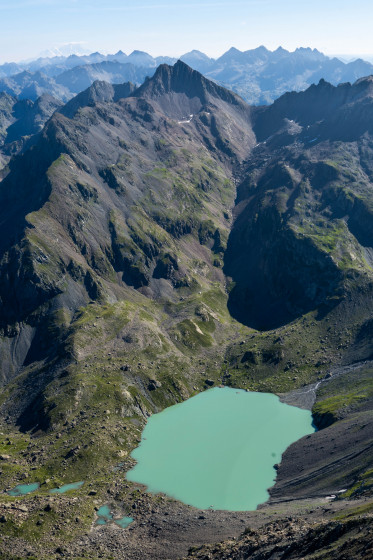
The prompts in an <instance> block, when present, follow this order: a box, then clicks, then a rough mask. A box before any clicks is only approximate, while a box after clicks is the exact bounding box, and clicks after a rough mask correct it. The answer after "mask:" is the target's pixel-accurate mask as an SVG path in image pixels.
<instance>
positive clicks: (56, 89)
mask: <svg viewBox="0 0 373 560" xmlns="http://www.w3.org/2000/svg"><path fill="white" fill-rule="evenodd" d="M180 60H182V61H183V62H185V63H186V64H188V65H189V66H190V67H191V68H193V69H194V70H198V71H199V72H201V73H202V74H203V75H205V76H206V77H208V78H209V79H211V80H213V81H215V82H217V83H219V84H220V85H223V86H224V87H226V88H228V89H231V90H233V91H234V92H236V93H238V94H239V95H240V96H241V97H242V98H243V99H244V100H245V101H247V102H248V103H250V104H253V105H262V104H269V103H272V102H273V101H274V100H275V99H277V98H278V97H280V96H281V95H282V94H283V93H285V92H287V91H292V90H293V91H302V90H305V89H307V87H309V86H310V85H311V84H313V83H318V82H319V80H320V79H321V78H323V79H325V80H327V81H328V82H330V83H331V84H333V85H338V84H340V83H343V82H354V81H356V80H357V79H359V78H361V77H363V76H367V75H370V74H373V65H372V64H371V63H370V62H367V61H364V60H362V59H358V60H355V61H353V62H348V63H346V62H343V61H342V60H339V59H338V58H330V57H328V56H325V55H324V54H322V53H321V52H319V51H318V50H317V49H311V48H303V47H301V48H298V49H296V50H295V51H293V52H289V51H287V50H286V49H283V48H282V47H279V48H278V49H276V50H275V51H270V50H268V49H267V48H266V47H264V46H260V47H258V48H256V49H251V50H247V51H240V50H238V49H236V48H231V49H230V50H229V51H227V52H226V53H224V54H223V55H222V56H220V57H219V58H217V59H213V58H210V57H208V56H207V55H206V54H204V53H202V52H200V51H197V50H193V51H191V52H189V53H186V54H184V55H182V56H181V57H180ZM175 62H176V58H171V57H167V56H159V57H156V58H154V57H152V56H151V55H149V54H148V53H146V52H142V51H133V52H132V53H131V54H130V55H127V54H125V53H124V52H122V51H118V52H117V53H116V54H109V55H103V54H101V53H99V52H95V53H92V54H90V55H82V56H78V55H75V54H73V55H70V56H53V57H42V58H38V59H37V60H34V61H31V62H27V63H22V64H21V63H20V64H15V63H6V64H3V65H1V66H0V91H4V92H7V93H9V94H10V95H17V96H18V97H19V98H23V99H24V98H27V99H31V100H36V99H37V97H39V96H40V95H42V94H43V93H48V94H50V95H53V96H54V97H56V98H58V99H60V100H62V101H64V102H66V101H67V100H69V99H70V98H71V97H73V96H74V95H76V94H77V93H79V92H81V91H82V90H84V89H86V88H87V87H89V86H90V85H91V84H92V83H93V82H94V81H95V80H105V81H107V82H110V83H113V84H117V83H123V82H127V81H131V82H133V83H135V84H137V85H140V84H141V83H143V81H144V80H145V77H147V76H149V77H151V76H152V75H153V74H154V72H155V70H156V68H157V67H158V66H159V65H160V64H164V63H166V64H169V65H173V64H175Z"/></svg>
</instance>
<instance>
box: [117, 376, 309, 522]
mask: <svg viewBox="0 0 373 560" xmlns="http://www.w3.org/2000/svg"><path fill="white" fill-rule="evenodd" d="M312 432H314V428H313V426H312V416H311V413H310V412H309V411H307V410H302V409H300V408H296V407H294V406H289V405H287V404H284V403H282V402H281V401H280V400H279V398H278V397H277V396H276V395H273V394H269V393H255V392H247V391H244V390H239V389H231V388H228V387H224V388H214V389H210V390H208V391H205V392H203V393H199V394H198V395H196V396H195V397H192V398H190V399H188V400H187V401H185V402H183V403H180V404H177V405H175V406H171V407H169V408H167V409H165V410H163V411H162V412H161V413H159V414H154V415H153V416H152V417H150V418H149V420H148V423H147V425H146V426H145V429H144V431H143V437H142V441H141V443H140V445H139V447H138V448H137V449H135V450H134V451H133V452H132V457H133V458H134V459H136V461H137V464H136V465H135V467H134V468H133V469H131V470H130V471H129V472H128V473H127V479H128V480H130V481H132V482H138V483H141V484H145V485H146V486H147V487H148V490H149V491H150V492H154V493H156V492H164V493H165V494H167V495H169V496H171V497H174V498H176V499H178V500H180V501H182V502H184V503H185V504H189V505H192V506H195V507H197V508H200V509H223V510H231V511H249V510H254V509H256V508H257V506H258V505H259V504H261V503H263V502H265V501H267V499H268V497H269V494H268V488H270V487H271V486H272V485H273V484H274V481H275V478H276V470H275V468H274V466H275V464H277V463H280V461H281V456H282V453H283V452H284V451H285V449H286V448H287V447H288V446H289V445H290V444H292V443H293V442H295V441H297V440H298V439H300V438H301V437H303V436H305V435H307V434H310V433H312Z"/></svg>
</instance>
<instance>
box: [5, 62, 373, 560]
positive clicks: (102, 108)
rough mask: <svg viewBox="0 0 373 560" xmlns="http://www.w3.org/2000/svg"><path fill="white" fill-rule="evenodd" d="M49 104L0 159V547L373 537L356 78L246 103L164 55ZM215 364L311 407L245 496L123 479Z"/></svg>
mask: <svg viewBox="0 0 373 560" xmlns="http://www.w3.org/2000/svg"><path fill="white" fill-rule="evenodd" d="M9 102H11V101H9ZM55 109H56V110H55V111H54V112H53V115H52V116H51V118H49V120H47V122H46V124H45V125H44V127H43V128H42V130H41V131H39V129H40V127H36V128H35V129H32V130H31V131H30V138H29V140H28V142H29V143H27V144H23V145H22V149H21V150H19V153H18V154H17V153H15V155H13V156H12V157H11V159H10V160H9V162H8V165H7V167H5V168H4V169H3V174H2V177H3V178H2V181H1V182H0V335H1V336H0V356H1V361H0V378H1V383H2V390H1V393H0V413H1V426H0V432H1V433H0V470H1V488H0V490H1V491H2V492H1V494H0V529H1V535H2V540H1V541H0V551H1V554H2V557H4V558H5V559H7V560H16V559H17V560H18V559H21V558H38V559H44V558H45V559H54V558H62V557H66V558H74V559H79V558H89V559H95V558H105V559H108V560H109V559H110V558H118V559H120V558H126V559H127V560H130V559H140V558H149V559H157V558H159V559H171V558H172V559H173V558H175V559H180V558H183V557H187V556H188V555H189V556H188V557H189V558H255V559H264V558H266V559H267V558H268V559H273V560H274V559H276V560H277V559H280V558H294V559H295V558H297V559H298V558H299V559H301V558H315V559H316V558H325V559H326V558H333V559H334V558H335V559H337V558H338V559H339V558H354V559H355V558H356V559H357V560H359V559H360V558H361V559H363V558H364V559H365V558H369V557H371V556H372V542H373V539H372V532H371V512H372V511H373V509H372V508H373V503H372V488H373V471H372V450H373V446H372V444H373V425H372V424H373V415H372V396H373V381H372V369H373V364H372V361H371V360H372V353H373V352H372V350H373V349H372V297H371V295H372V287H373V285H372V280H373V273H372V262H373V261H372V259H373V237H372V236H373V230H372V224H373V221H372V212H373V195H372V179H373V178H372V173H373V167H372V161H373V157H372V156H373V81H372V78H365V79H361V80H359V81H357V82H356V83H354V84H352V85H351V84H343V85H341V86H338V87H335V86H332V85H330V84H328V83H326V82H324V81H321V82H320V83H319V84H318V85H315V86H311V87H310V88H309V89H308V90H307V91H305V92H303V93H289V94H285V95H284V96H282V97H281V98H280V99H278V100H277V101H276V102H275V103H274V104H272V105H270V106H269V107H251V106H248V105H247V104H246V103H245V102H244V101H243V100H242V99H241V98H240V97H238V96H237V95H236V94H234V93H233V92H231V91H228V90H226V89H224V88H222V87H220V86H218V85H217V84H216V83H214V82H211V81H209V80H207V79H206V78H204V77H203V76H202V75H201V74H199V73H198V72H196V71H194V70H192V69H191V68H190V67H188V66H187V65H186V64H184V63H183V62H178V63H176V64H175V65H174V66H173V67H171V66H168V65H161V66H160V67H159V68H158V69H157V70H156V72H155V75H154V76H153V77H152V78H150V79H148V80H146V81H145V83H144V84H143V85H142V86H141V87H140V88H135V87H134V86H132V85H131V84H123V85H117V86H113V85H111V84H108V83H106V82H95V83H94V84H93V85H92V86H91V87H90V88H89V89H88V90H86V91H84V92H83V93H81V94H80V95H78V96H77V97H75V98H73V99H72V100H71V101H69V102H68V103H67V104H66V105H64V106H58V107H56V108H55ZM48 117H49V115H48ZM48 117H47V118H48ZM9 126H12V124H10V125H9ZM214 385H215V386H219V385H222V386H232V387H240V388H244V389H248V390H255V391H268V392H273V393H276V394H279V395H280V397H281V399H283V400H284V401H286V402H289V403H290V404H294V405H299V406H303V407H306V408H309V409H312V412H313V417H314V423H315V425H316V426H317V428H318V431H316V432H315V433H314V434H312V435H310V436H306V437H305V438H303V439H302V440H300V441H299V442H296V443H295V444H293V445H292V446H290V448H288V450H287V451H286V452H285V453H284V455H283V459H282V462H281V464H280V465H277V470H278V476H277V480H276V484H275V485H274V487H273V488H272V489H271V490H270V495H271V497H270V500H269V502H268V503H267V504H265V505H262V506H260V508H259V509H258V510H257V511H256V512H243V513H241V512H220V511H199V510H196V509H194V508H192V507H189V506H185V505H183V504H180V503H178V502H176V501H174V500H172V499H171V498H168V497H165V496H161V495H151V494H147V493H146V489H145V488H143V487H140V486H138V485H136V484H132V483H129V482H127V481H126V479H125V473H126V471H127V470H128V469H129V468H130V467H131V466H132V464H133V460H132V459H131V457H130V452H131V451H132V449H133V448H134V447H135V446H136V445H137V444H138V442H139V440H140V437H141V431H142V428H143V426H144V425H145V423H146V420H147V418H148V417H149V416H150V415H151V414H153V413H155V412H158V411H160V410H162V409H163V408H165V407H167V406H170V405H172V404H175V403H177V402H180V401H182V400H184V399H186V398H188V397H190V396H192V395H194V394H196V393H197V392H199V391H203V390H205V389H207V388H209V387H211V386H214ZM76 481H84V485H83V486H82V487H81V488H80V489H79V490H74V491H71V492H69V493H66V494H61V495H58V494H50V490H51V489H52V488H55V487H57V486H60V485H62V484H65V483H71V482H76ZM28 482H38V483H39V484H40V487H39V489H38V490H37V491H35V492H34V493H32V494H29V495H27V496H24V497H12V496H10V495H9V494H8V493H7V491H8V490H9V489H11V488H13V487H14V486H16V485H17V484H23V483H28ZM103 504H108V505H109V507H110V509H111V510H112V512H113V515H114V517H115V518H119V517H121V516H125V515H126V516H128V515H130V516H132V517H133V518H134V522H133V523H132V524H131V525H130V526H129V527H128V528H127V529H121V528H120V527H118V526H117V525H116V524H115V523H113V522H109V523H108V524H106V525H103V526H99V525H96V521H97V510H98V509H99V507H100V506H101V505H103ZM219 542H221V544H217V543H219ZM206 543H207V544H206ZM204 545H206V546H204Z"/></svg>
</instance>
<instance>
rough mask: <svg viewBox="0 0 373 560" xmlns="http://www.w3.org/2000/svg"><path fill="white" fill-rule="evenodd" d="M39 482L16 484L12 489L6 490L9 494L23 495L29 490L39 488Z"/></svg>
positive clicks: (32, 490) (29, 491)
mask: <svg viewBox="0 0 373 560" xmlns="http://www.w3.org/2000/svg"><path fill="white" fill-rule="evenodd" d="M39 486H40V484H39V483H38V482H32V483H31V484H18V485H17V486H16V487H15V488H12V490H8V494H9V496H25V495H26V494H30V493H31V492H35V490H37V489H38V488H39Z"/></svg>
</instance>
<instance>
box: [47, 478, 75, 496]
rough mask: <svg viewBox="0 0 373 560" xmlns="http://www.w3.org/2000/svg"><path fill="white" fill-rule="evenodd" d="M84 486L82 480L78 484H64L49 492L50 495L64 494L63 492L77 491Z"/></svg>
mask: <svg viewBox="0 0 373 560" xmlns="http://www.w3.org/2000/svg"><path fill="white" fill-rule="evenodd" d="M83 484H84V480H81V481H80V482H71V483H70V484H64V485H63V486H60V487H59V488H52V490H49V491H50V493H51V494H64V493H65V492H69V491H70V490H79V488H81V487H82V486H83Z"/></svg>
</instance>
